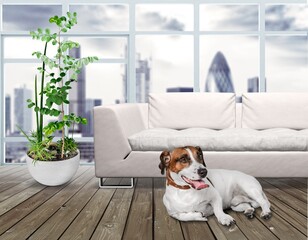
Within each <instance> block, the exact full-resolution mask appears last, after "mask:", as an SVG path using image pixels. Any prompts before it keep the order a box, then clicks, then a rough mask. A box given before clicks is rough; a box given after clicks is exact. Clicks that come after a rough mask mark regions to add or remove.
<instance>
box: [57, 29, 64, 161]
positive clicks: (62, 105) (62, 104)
mask: <svg viewBox="0 0 308 240" xmlns="http://www.w3.org/2000/svg"><path fill="white" fill-rule="evenodd" d="M60 34H61V28H59V34H58V36H59V37H58V43H59V45H58V46H59V49H58V53H59V74H61V54H62V53H61V49H60V47H61V42H60ZM60 87H63V78H62V80H61V84H60ZM61 118H62V121H63V119H64V103H63V102H62V103H61ZM64 138H65V125H63V127H62V148H61V158H62V159H63V158H64V144H65V143H64Z"/></svg>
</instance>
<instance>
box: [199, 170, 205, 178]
mask: <svg viewBox="0 0 308 240" xmlns="http://www.w3.org/2000/svg"><path fill="white" fill-rule="evenodd" d="M206 174H207V170H206V168H199V169H198V175H199V176H200V177H202V178H204V177H205V176H206Z"/></svg>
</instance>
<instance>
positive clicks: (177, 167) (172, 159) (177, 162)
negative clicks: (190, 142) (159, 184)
mask: <svg viewBox="0 0 308 240" xmlns="http://www.w3.org/2000/svg"><path fill="white" fill-rule="evenodd" d="M194 157H195V156H194ZM196 157H197V155H196ZM160 161H161V163H160V164H159V168H160V170H161V174H164V172H165V171H164V170H165V168H169V169H170V171H172V172H175V173H178V172H180V171H181V170H182V169H183V168H185V167H188V166H189V165H190V164H191V162H192V160H191V159H190V156H189V153H188V151H187V150H186V149H185V148H176V149H174V150H173V151H172V152H171V153H170V152H168V151H163V152H162V153H161V155H160Z"/></svg>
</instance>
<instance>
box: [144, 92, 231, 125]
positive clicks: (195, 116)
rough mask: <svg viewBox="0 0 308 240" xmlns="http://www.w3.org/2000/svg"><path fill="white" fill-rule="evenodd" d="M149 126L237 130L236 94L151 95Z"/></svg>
mask: <svg viewBox="0 0 308 240" xmlns="http://www.w3.org/2000/svg"><path fill="white" fill-rule="evenodd" d="M149 127H150V128H172V129H185V128H190V127H204V128H211V129H225V128H234V127H235V94H234V93H151V94H149Z"/></svg>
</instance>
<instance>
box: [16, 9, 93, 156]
mask: <svg viewBox="0 0 308 240" xmlns="http://www.w3.org/2000/svg"><path fill="white" fill-rule="evenodd" d="M49 22H50V23H51V24H55V25H56V26H57V31H56V32H51V30H50V29H49V28H46V29H44V30H43V29H41V28H38V29H37V31H31V32H30V35H31V36H32V38H33V39H36V40H40V41H42V42H43V43H44V50H43V52H40V51H36V52H34V53H33V54H32V55H34V56H36V58H37V59H40V60H41V61H42V66H41V67H39V68H38V74H37V75H35V79H34V81H35V87H34V88H35V89H34V90H35V91H34V92H35V96H34V100H32V99H28V100H27V102H28V107H29V108H33V110H34V111H35V115H36V129H35V130H34V131H33V132H32V133H31V134H27V133H25V132H24V131H22V130H21V131H22V132H23V134H24V135H25V136H26V137H27V139H28V140H29V143H30V147H29V152H28V155H29V156H30V157H31V158H32V159H33V160H34V161H35V160H41V161H44V160H47V161H50V160H62V159H66V158H70V157H72V156H74V155H76V154H77V144H76V142H75V141H74V139H73V133H72V136H71V137H69V136H68V129H69V128H72V129H73V131H74V125H75V124H87V119H86V118H83V117H82V116H76V114H75V113H68V114H65V105H68V104H69V103H70V102H69V91H70V89H72V83H73V82H76V81H77V76H78V74H79V73H80V70H81V68H83V67H84V66H86V65H88V64H89V63H93V62H94V61H96V60H98V58H97V57H95V56H94V57H84V58H80V59H76V58H73V57H71V56H70V55H69V52H70V50H72V49H74V48H79V44H78V43H77V42H73V41H70V40H65V39H63V38H62V34H63V33H66V32H68V31H69V30H70V29H71V28H72V27H73V26H74V25H75V24H77V13H75V12H74V13H70V12H68V13H67V15H66V16H61V17H59V16H54V17H51V18H50V19H49ZM50 45H54V46H56V48H57V52H56V55H55V56H52V57H50V56H49V55H48V49H49V48H48V47H49V46H50ZM45 116H52V117H57V118H58V120H57V121H53V122H49V123H48V124H47V125H44V117H45ZM56 131H61V139H60V140H59V141H58V142H57V143H53V142H52V141H53V138H54V133H55V132H56ZM73 131H72V132H73Z"/></svg>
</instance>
